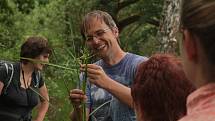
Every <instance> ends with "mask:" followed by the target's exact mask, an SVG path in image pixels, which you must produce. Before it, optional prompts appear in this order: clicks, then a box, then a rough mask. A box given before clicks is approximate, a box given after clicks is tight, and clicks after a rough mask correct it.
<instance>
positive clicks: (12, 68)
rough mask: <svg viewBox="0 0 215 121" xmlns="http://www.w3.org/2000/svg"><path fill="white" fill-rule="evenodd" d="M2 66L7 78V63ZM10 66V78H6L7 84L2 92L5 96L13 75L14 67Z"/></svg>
mask: <svg viewBox="0 0 215 121" xmlns="http://www.w3.org/2000/svg"><path fill="white" fill-rule="evenodd" d="M4 65H5V68H6V72H7V76H8V74H9V66H8V64H7V63H4ZM10 66H11V74H10V77H8V78H7V79H9V80H8V82H7V85H6V86H5V87H4V91H3V93H4V94H6V91H7V88H8V87H9V85H10V83H11V81H12V78H13V74H14V67H13V64H10Z"/></svg>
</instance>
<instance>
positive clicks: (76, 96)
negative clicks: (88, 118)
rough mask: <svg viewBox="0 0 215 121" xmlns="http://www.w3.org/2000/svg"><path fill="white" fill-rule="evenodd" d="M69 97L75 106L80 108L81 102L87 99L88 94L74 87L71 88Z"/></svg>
mask: <svg viewBox="0 0 215 121" xmlns="http://www.w3.org/2000/svg"><path fill="white" fill-rule="evenodd" d="M69 99H70V101H71V103H72V105H73V107H74V108H80V106H81V103H82V102H83V101H86V99H87V96H86V95H85V94H84V92H83V91H82V90H80V89H72V90H70V94H69Z"/></svg>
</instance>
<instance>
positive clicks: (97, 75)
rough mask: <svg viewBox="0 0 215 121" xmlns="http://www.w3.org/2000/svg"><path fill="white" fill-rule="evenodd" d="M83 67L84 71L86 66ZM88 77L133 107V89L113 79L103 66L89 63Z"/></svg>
mask: <svg viewBox="0 0 215 121" xmlns="http://www.w3.org/2000/svg"><path fill="white" fill-rule="evenodd" d="M82 67H83V68H81V70H82V71H84V66H82ZM87 67H88V68H87V71H88V79H89V81H90V82H91V83H93V84H95V85H97V86H98V87H101V88H103V89H105V90H107V91H108V92H110V93H111V94H112V95H114V96H115V97H116V98H118V99H119V100H120V101H121V102H123V103H125V104H127V105H128V106H129V107H131V108H133V99H132V97H131V89H130V88H129V87H126V86H124V85H123V84H120V83H119V82H117V81H115V80H112V79H111V78H110V77H108V76H107V75H106V74H105V72H104V70H103V69H102V67H100V66H98V65H95V64H87Z"/></svg>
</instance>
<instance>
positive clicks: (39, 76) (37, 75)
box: [34, 71, 41, 87]
mask: <svg viewBox="0 0 215 121" xmlns="http://www.w3.org/2000/svg"><path fill="white" fill-rule="evenodd" d="M35 76H36V84H35V85H34V87H39V84H40V79H41V73H40V71H37V72H36V73H35Z"/></svg>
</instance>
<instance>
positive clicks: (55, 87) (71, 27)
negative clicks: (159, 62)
mask: <svg viewBox="0 0 215 121" xmlns="http://www.w3.org/2000/svg"><path fill="white" fill-rule="evenodd" d="M166 1H168V0H166ZM164 5H165V1H164V0H0V60H10V61H13V60H15V59H17V58H19V52H20V45H21V44H22V43H23V42H24V40H25V39H26V38H27V37H29V36H34V35H39V36H43V37H46V38H47V39H48V40H49V42H50V44H51V46H52V48H53V55H52V56H51V58H50V62H51V63H54V64H58V65H62V66H65V67H73V65H74V62H75V60H74V58H73V57H71V55H75V56H76V57H79V56H81V50H82V45H84V44H83V39H82V37H81V35H80V22H81V20H82V17H83V16H84V15H85V14H86V13H87V12H89V11H91V10H96V9H97V10H104V11H107V12H108V13H110V14H111V15H112V16H113V18H114V20H115V21H116V23H117V26H118V28H119V30H120V42H121V47H122V48H123V49H124V50H125V51H127V52H132V53H136V54H139V55H144V56H147V57H149V56H150V55H151V54H153V53H155V52H161V51H163V50H165V49H163V48H164V47H165V44H166V42H167V41H166V42H163V41H161V38H160V36H161V34H159V31H160V30H162V26H161V25H160V23H162V22H163V21H164V18H165V12H163V10H164V8H165V7H164ZM176 45H177V44H176ZM174 52H175V53H178V46H174ZM43 76H44V78H45V82H46V85H47V87H48V90H49V96H50V103H51V104H52V106H50V108H49V111H48V114H47V116H46V118H45V121H69V112H70V111H71V110H72V105H71V104H70V102H69V100H68V89H67V88H69V89H72V88H74V87H76V86H77V85H78V80H77V78H76V76H77V73H73V72H72V73H71V72H69V71H68V70H64V69H62V68H54V67H48V68H46V69H45V73H43ZM65 82H66V83H65Z"/></svg>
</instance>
